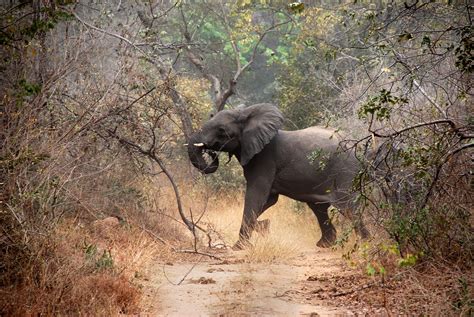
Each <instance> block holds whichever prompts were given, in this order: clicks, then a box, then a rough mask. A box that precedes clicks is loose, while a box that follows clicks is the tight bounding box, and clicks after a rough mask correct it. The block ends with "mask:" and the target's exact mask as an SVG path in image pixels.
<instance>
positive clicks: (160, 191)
mask: <svg viewBox="0 0 474 317" xmlns="http://www.w3.org/2000/svg"><path fill="white" fill-rule="evenodd" d="M162 181H163V182H164V181H165V180H164V179H161V180H160V181H158V183H162ZM154 185H157V184H156V182H154ZM182 188H188V189H189V190H187V191H186V190H185V191H184V192H186V194H183V197H182V199H183V203H184V205H185V206H186V210H187V211H188V212H189V210H193V214H194V215H193V217H195V218H194V219H196V218H197V216H199V217H200V219H201V220H200V221H199V224H200V225H201V226H202V227H203V228H206V229H207V230H208V231H209V233H210V236H211V238H212V244H213V246H215V248H214V249H209V248H208V247H207V244H208V240H207V239H208V238H207V237H206V236H204V235H202V234H200V235H199V238H200V241H199V242H198V245H197V249H198V250H199V251H203V252H210V253H211V254H215V255H217V256H219V257H221V258H223V259H226V258H227V257H229V256H230V258H231V259H234V261H235V255H233V251H231V250H228V249H226V248H228V247H230V246H231V245H232V244H233V243H234V242H235V241H236V240H237V238H238V230H239V227H240V223H241V216H242V207H243V205H242V204H243V194H242V193H239V194H235V193H233V194H225V193H220V194H219V193H216V192H214V191H211V192H209V191H205V193H204V194H203V191H202V188H199V189H196V188H194V189H193V188H190V187H188V186H186V185H184V186H182ZM142 189H143V190H144V192H146V195H147V196H148V197H149V198H148V199H149V201H150V202H153V203H154V204H157V202H158V201H159V203H158V205H159V206H160V207H158V208H156V209H154V210H153V209H146V208H144V209H142V210H120V217H119V218H120V221H117V218H110V217H108V218H103V219H99V220H96V219H94V218H93V217H89V216H90V215H89V216H86V217H83V218H78V217H75V218H67V217H66V218H65V219H63V220H62V221H61V222H60V223H59V224H58V225H57V227H56V228H55V230H53V231H52V232H50V233H49V234H48V236H44V237H39V238H38V239H37V241H35V243H32V244H31V245H30V248H31V250H30V251H31V252H33V253H34V254H35V257H33V258H28V259H25V262H23V263H21V262H18V264H21V269H20V271H19V272H18V273H17V274H18V277H19V278H20V280H19V281H18V283H17V284H16V285H15V286H14V287H11V288H9V289H3V290H2V296H1V300H0V305H1V306H0V307H2V311H3V312H5V313H6V314H7V315H31V314H46V315H50V314H81V315H119V314H136V313H140V312H144V311H145V312H147V313H148V314H159V312H160V307H159V305H157V302H158V301H159V296H160V295H159V292H158V291H157V290H159V288H160V284H153V283H151V282H150V281H154V280H156V277H157V276H161V275H162V273H163V272H162V269H163V268H162V266H163V265H172V264H173V263H175V264H177V263H183V264H187V265H188V264H189V265H188V266H190V265H191V264H192V263H199V262H202V261H203V259H202V257H201V256H198V255H193V254H185V253H180V252H179V250H193V249H194V241H195V240H194V238H193V236H192V235H191V233H190V232H189V231H188V230H187V229H186V227H185V226H184V225H183V224H182V223H181V222H180V220H178V218H179V215H178V214H177V212H176V208H175V204H176V202H175V200H174V195H173V192H172V190H171V188H169V187H167V186H161V187H156V188H153V187H151V186H150V184H147V185H146V186H143V188H142ZM201 216H202V217H201ZM334 217H335V219H334V220H335V222H336V227H337V229H338V232H339V233H341V232H343V231H344V230H345V226H347V225H348V223H346V222H345V221H344V220H343V219H341V217H340V216H338V215H336V214H335V215H334ZM104 219H105V220H104ZM265 219H268V220H269V221H270V229H269V231H268V232H257V233H254V235H253V237H252V240H251V242H252V246H251V247H249V248H248V249H247V250H245V251H243V252H241V253H239V255H238V258H239V259H240V260H238V262H236V263H240V262H239V261H241V260H242V261H244V263H248V264H249V265H250V267H251V268H252V269H251V270H253V271H255V270H257V271H258V269H259V267H260V265H262V266H261V267H262V269H266V268H270V267H269V265H275V267H278V265H280V264H285V265H297V267H300V268H299V269H298V270H301V267H304V268H306V269H307V272H306V274H305V276H306V275H309V277H308V278H307V281H306V277H305V278H304V279H300V280H298V281H297V283H296V284H294V285H288V290H294V289H295V287H297V289H298V291H296V292H295V293H294V295H291V294H293V293H291V292H290V293H289V294H290V295H291V296H289V297H288V300H289V301H290V302H294V303H298V302H301V303H306V304H311V305H323V306H322V307H323V308H324V305H330V306H335V305H336V306H337V307H348V309H351V311H353V312H359V313H361V314H365V313H369V315H370V312H372V313H377V312H378V313H380V312H382V313H383V314H385V313H386V312H389V313H387V314H391V313H398V312H405V313H408V314H410V313H414V312H419V313H423V312H425V313H426V312H429V313H430V314H435V315H440V314H441V315H444V312H447V311H452V305H453V303H456V301H462V300H464V301H466V300H469V296H470V295H469V292H471V291H472V290H470V289H467V288H466V287H467V286H464V288H463V285H469V283H471V281H470V277H467V276H466V275H465V273H463V272H462V271H457V270H453V269H452V267H450V266H448V265H444V264H443V263H436V264H433V263H425V264H423V265H422V266H421V267H417V268H412V267H407V268H405V269H403V268H402V269H400V267H399V266H398V265H397V263H398V262H397V261H399V260H400V258H399V257H397V256H394V255H393V254H392V255H387V254H385V255H380V254H379V255H377V254H374V253H371V252H379V248H374V249H372V248H371V247H370V246H375V245H376V244H377V243H378V242H380V240H376V241H372V242H369V243H366V244H364V245H363V247H362V251H361V249H359V250H357V251H356V252H355V253H353V251H354V249H353V247H354V246H355V244H356V243H357V241H356V240H355V239H354V236H353V235H351V236H350V237H349V241H348V242H346V243H345V244H344V245H343V246H340V247H337V248H335V249H333V250H332V251H330V252H329V253H334V256H336V257H341V256H342V257H345V258H346V260H344V261H342V262H340V260H338V261H337V262H336V261H332V260H327V259H328V257H327V256H328V255H327V254H326V253H323V254H321V256H322V257H323V259H322V262H321V260H320V259H319V256H318V253H315V251H316V246H315V245H316V242H317V240H318V239H319V237H320V232H319V227H318V224H317V222H316V219H315V217H314V216H313V214H312V213H311V211H310V210H309V209H308V208H307V207H306V206H304V205H298V204H296V203H295V202H294V201H292V200H290V199H287V198H285V197H282V198H280V200H279V202H278V203H277V204H276V205H275V206H273V207H272V208H270V209H269V210H268V211H267V212H266V213H265V214H264V215H262V217H261V218H260V219H259V220H265ZM161 240H162V241H161ZM223 246H225V247H224V248H223ZM176 251H178V252H176ZM321 251H322V250H321ZM324 252H327V251H324ZM304 254H306V255H304ZM308 254H314V256H316V258H314V257H312V256H311V255H310V256H309V258H308V259H306V260H304V259H305V258H306V256H307V255H308ZM332 257H333V256H332V255H331V256H330V258H332ZM205 258H207V257H205ZM324 258H326V260H324ZM301 259H303V260H301ZM368 259H372V262H371V263H373V264H374V266H375V268H376V269H378V268H377V265H383V266H384V267H385V269H386V270H387V274H386V275H384V276H381V275H377V274H375V275H373V276H370V275H369V274H368V273H367V266H366V264H367V261H368ZM374 259H376V260H374ZM209 260H210V259H209ZM206 261H207V260H204V262H206ZM325 261H326V262H325ZM327 261H329V262H327ZM218 262H220V261H218ZM224 263H225V262H224ZM341 263H342V264H341ZM255 265H256V266H255ZM333 265H334V271H333V270H332V266H333ZM341 265H342V266H341ZM188 266H186V269H187V268H188ZM295 272H296V271H295ZM318 272H325V273H324V274H322V275H321V274H320V273H318ZM311 274H314V275H311ZM244 275H245V274H244ZM185 277H186V275H185V274H183V278H185ZM244 277H245V276H244ZM244 277H243V278H244ZM314 281H318V283H319V284H315V282H314ZM160 283H163V280H162V281H161V282H160ZM164 283H167V282H166V281H165V282H164ZM463 283H464V284H463ZM316 285H317V286H316ZM268 286H269V285H262V287H268ZM254 287H255V289H256V291H257V292H258V287H259V285H255V286H254ZM237 291H238V292H242V291H240V290H237ZM343 293H347V294H346V295H342V296H341V295H340V294H343ZM190 296H192V294H191V295H190ZM213 296H214V295H213ZM220 296H221V297H222V298H221V299H220V300H221V301H222V303H226V301H227V299H226V298H227V297H226V295H220ZM189 300H192V299H191V298H190V299H189ZM463 304H464V303H463ZM466 312H468V311H465V312H464V314H465V313H466ZM460 315H463V312H462V311H461V312H460Z"/></svg>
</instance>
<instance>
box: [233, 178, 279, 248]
mask: <svg viewBox="0 0 474 317" xmlns="http://www.w3.org/2000/svg"><path fill="white" fill-rule="evenodd" d="M269 187H270V186H268V185H267V186H265V184H262V183H260V186H258V185H257V184H255V185H250V186H249V185H248V186H247V190H246V192H245V206H244V214H243V217H242V225H241V226H240V231H239V240H238V241H237V243H236V244H235V245H234V249H236V250H241V249H243V248H244V247H245V246H247V245H248V243H249V239H250V237H251V235H252V232H253V230H254V229H255V225H256V224H257V218H258V217H259V216H260V215H261V214H262V213H263V212H264V211H265V210H266V209H268V208H269V207H271V206H272V205H274V204H275V203H276V202H277V200H278V195H277V194H274V195H270V194H269V192H270V188H269Z"/></svg>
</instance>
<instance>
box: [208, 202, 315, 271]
mask: <svg viewBox="0 0 474 317" xmlns="http://www.w3.org/2000/svg"><path fill="white" fill-rule="evenodd" d="M243 201H244V199H243V197H223V198H221V199H219V198H215V201H213V202H212V203H211V204H210V207H209V210H208V212H207V213H206V216H205V219H206V221H207V222H209V223H211V224H212V225H213V227H214V228H215V230H216V231H217V232H219V233H220V234H221V236H222V238H223V240H224V241H225V243H226V244H227V245H229V246H231V245H233V244H234V243H235V242H236V241H237V240H238V236H239V229H240V224H241V222H242V213H243ZM259 220H260V221H261V220H269V221H270V228H269V231H268V232H258V231H256V232H254V233H253V235H252V237H251V239H250V242H251V245H250V246H249V248H247V249H246V250H245V251H244V252H245V259H246V260H247V261H249V262H263V263H271V262H274V261H279V260H284V259H288V258H291V257H293V256H295V255H297V254H299V253H301V252H303V251H306V250H311V249H313V250H314V248H316V242H317V241H318V239H319V238H320V235H321V232H320V229H319V225H318V223H317V221H316V217H315V216H314V215H313V213H312V211H311V210H310V209H309V208H297V207H296V206H295V203H294V201H292V200H291V199H288V198H286V197H281V198H280V199H279V201H278V202H277V204H275V205H274V206H273V207H271V208H270V209H268V210H267V211H266V212H265V213H264V214H263V215H262V216H260V218H259Z"/></svg>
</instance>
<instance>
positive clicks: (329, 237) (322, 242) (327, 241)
mask: <svg viewBox="0 0 474 317" xmlns="http://www.w3.org/2000/svg"><path fill="white" fill-rule="evenodd" d="M334 242H336V232H331V233H326V234H324V235H323V236H322V237H321V239H319V241H318V243H316V245H317V246H318V247H320V248H330V247H332V246H333V245H334Z"/></svg>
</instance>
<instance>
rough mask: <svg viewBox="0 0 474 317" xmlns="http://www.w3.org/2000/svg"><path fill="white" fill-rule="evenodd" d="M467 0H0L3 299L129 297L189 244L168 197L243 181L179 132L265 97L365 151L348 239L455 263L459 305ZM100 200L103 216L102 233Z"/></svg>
mask: <svg viewBox="0 0 474 317" xmlns="http://www.w3.org/2000/svg"><path fill="white" fill-rule="evenodd" d="M472 14H473V7H472V4H470V3H469V1H417V0H416V1H415V0H414V1H405V2H403V1H384V0H378V1H337V2H336V1H309V0H308V1H304V2H288V1H279V0H274V1H271V0H259V1H257V0H255V1H252V0H238V1H217V0H215V1H214V0H213V1H191V0H181V1H180V0H177V1H172V0H157V1H139V0H136V1H121V0H119V1H117V0H114V1H92V0H87V1H48V0H34V1H1V2H0V21H1V22H0V57H1V66H0V72H1V75H0V92H1V94H0V96H1V104H0V107H1V109H0V116H1V117H0V125H1V127H0V142H1V147H0V170H1V174H0V183H1V192H0V195H1V199H0V200H1V201H0V206H1V209H0V229H1V233H0V294H1V296H0V311H3V312H5V313H7V314H70V313H74V314H118V313H136V312H139V311H140V310H141V308H142V305H143V304H141V303H142V302H141V295H142V291H141V288H140V285H139V283H138V282H136V281H135V279H136V278H137V276H138V277H139V275H140V274H141V273H140V272H142V271H143V270H145V268H146V267H147V265H149V263H150V262H152V261H156V259H164V258H166V259H171V260H173V259H175V257H178V256H179V255H178V254H177V253H176V252H174V251H176V250H178V249H181V248H183V249H189V248H191V249H193V248H194V250H198V245H196V244H195V243H194V242H195V241H194V240H193V238H192V237H191V236H190V235H189V233H186V228H185V227H184V226H183V223H182V219H181V218H180V216H179V214H178V212H177V210H178V209H179V210H180V212H181V213H182V214H184V215H185V216H186V217H187V218H188V220H189V221H190V223H194V224H196V223H199V220H200V219H201V217H200V216H199V215H202V214H204V213H205V211H206V208H207V206H208V205H209V204H211V203H219V202H228V203H231V202H232V201H235V200H241V199H242V192H243V190H244V188H243V184H244V181H243V177H242V175H241V174H242V172H241V169H240V166H239V165H238V162H236V161H235V160H234V161H232V162H231V163H230V164H229V165H228V166H223V167H221V168H220V169H219V170H218V172H216V173H215V174H213V175H209V176H206V177H203V176H201V175H199V173H198V172H197V171H196V170H193V169H192V167H191V166H190V164H189V162H188V159H187V156H186V152H185V147H184V146H183V144H184V143H186V139H187V138H188V137H189V136H190V134H191V133H192V132H193V131H194V130H196V129H198V127H199V126H200V125H201V124H202V123H203V122H204V121H205V120H207V118H209V115H210V114H211V113H215V112H216V111H220V110H222V109H224V108H233V107H236V106H238V105H239V104H246V105H251V104H254V103H259V102H271V103H274V104H276V105H278V106H279V108H280V109H281V110H282V111H283V113H284V115H285V117H286V123H285V128H286V129H290V130H291V129H300V128H305V127H308V126H311V125H322V126H331V127H335V128H337V129H340V130H341V131H345V132H346V134H347V135H348V137H347V140H346V142H345V144H344V146H346V147H347V146H348V147H356V148H357V151H358V153H360V156H361V158H362V157H363V156H364V153H367V152H370V151H371V152H372V154H371V155H372V156H371V160H370V161H364V164H362V168H361V172H360V174H359V175H358V177H357V178H356V179H355V180H354V190H355V191H357V192H358V193H359V198H358V199H359V200H360V202H361V205H362V207H363V208H362V209H363V210H361V211H360V212H361V213H362V214H363V215H364V217H365V218H366V221H367V222H368V223H369V226H370V227H371V231H372V232H374V235H375V238H374V239H372V240H371V241H370V242H368V243H365V244H362V245H361V244H353V245H351V247H350V248H348V252H347V256H348V257H357V256H359V257H360V252H362V253H363V256H362V259H363V264H361V270H363V271H364V272H366V273H367V274H369V275H371V276H379V277H382V278H383V277H384V276H387V275H391V274H397V272H399V271H400V270H416V271H417V272H423V270H426V268H427V267H437V268H440V269H439V270H437V271H436V272H437V274H439V276H443V277H446V278H447V279H448V280H449V281H453V282H452V284H447V286H446V285H445V286H446V287H448V288H449V289H450V290H451V291H452V292H451V291H450V292H451V293H449V294H450V295H449V296H448V297H449V301H448V302H447V303H438V304H439V305H442V306H440V307H442V308H440V310H441V311H443V310H444V309H446V310H444V311H449V312H451V313H452V314H457V315H460V314H461V315H462V314H466V316H467V315H469V314H472V312H473V305H474V302H473V299H472V287H473V284H472V261H473V257H474V254H473V246H474V238H473V237H474V235H473V218H472V217H473V216H472V210H473V209H472V208H473V204H472V203H473V200H472V199H473V197H474V195H473V186H474V181H473V176H472V173H473V166H472V155H473V153H472V148H473V147H474V143H473V136H474V131H473V125H474V117H473V102H472V96H473V92H472V72H473V70H474V59H473V45H474V38H473V34H474V31H473V25H472ZM361 160H362V159H361ZM380 166H384V168H383V169H381V168H380ZM224 205H225V204H224ZM289 207H291V208H290V209H292V210H288V211H287V212H290V213H293V212H294V213H298V212H301V210H302V209H304V207H302V206H301V205H299V204H296V203H294V204H291V205H289ZM193 211H194V215H193ZM107 216H114V217H116V218H117V219H119V220H120V230H115V231H113V232H112V233H110V232H105V233H104V230H102V229H101V223H100V222H97V219H103V218H105V217H107ZM343 223H344V224H343V226H342V229H340V230H339V231H340V232H342V235H341V234H340V236H341V238H340V240H339V241H338V244H339V245H343V244H344V245H347V244H348V243H349V241H351V239H350V237H351V231H352V230H351V224H350V223H346V222H344V221H343ZM201 226H202V227H205V226H204V224H202V225H201ZM191 227H193V226H191ZM105 231H106V230H105ZM206 231H207V232H208V233H210V232H211V231H212V226H210V225H208V226H207V229H206ZM204 240H205V239H204ZM162 242H165V243H164V244H163V243H162ZM226 242H227V243H229V244H231V243H232V242H233V241H226ZM199 248H204V246H202V245H201V246H199ZM361 248H362V251H361ZM111 250H113V251H111ZM358 254H359V255H358ZM430 272H432V271H430ZM428 274H431V273H428ZM450 283H451V282H450ZM92 286H94V287H92ZM443 305H444V306H443Z"/></svg>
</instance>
